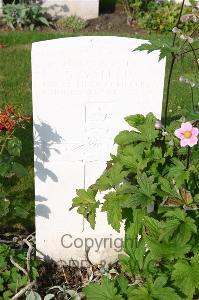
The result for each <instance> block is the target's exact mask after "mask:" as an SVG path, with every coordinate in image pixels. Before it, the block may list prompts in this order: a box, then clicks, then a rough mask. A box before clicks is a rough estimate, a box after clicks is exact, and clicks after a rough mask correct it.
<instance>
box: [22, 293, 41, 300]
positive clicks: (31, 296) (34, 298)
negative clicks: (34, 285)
mask: <svg viewBox="0 0 199 300" xmlns="http://www.w3.org/2000/svg"><path fill="white" fill-rule="evenodd" d="M26 300H42V298H41V296H40V295H39V294H38V293H36V292H34V291H30V292H28V293H27V294H26Z"/></svg>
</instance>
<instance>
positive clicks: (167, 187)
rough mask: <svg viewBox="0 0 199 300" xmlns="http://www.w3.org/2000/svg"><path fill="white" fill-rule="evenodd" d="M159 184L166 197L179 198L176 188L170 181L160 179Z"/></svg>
mask: <svg viewBox="0 0 199 300" xmlns="http://www.w3.org/2000/svg"><path fill="white" fill-rule="evenodd" d="M159 184H160V186H161V189H162V190H163V191H164V192H165V193H166V196H172V197H177V198H178V197H179V194H178V192H177V191H176V189H175V187H174V186H172V185H171V183H170V182H169V180H167V179H166V178H163V177H160V178H159Z"/></svg>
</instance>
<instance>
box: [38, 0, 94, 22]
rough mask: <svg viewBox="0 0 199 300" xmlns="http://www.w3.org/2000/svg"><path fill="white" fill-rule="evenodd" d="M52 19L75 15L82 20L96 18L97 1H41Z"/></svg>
mask: <svg viewBox="0 0 199 300" xmlns="http://www.w3.org/2000/svg"><path fill="white" fill-rule="evenodd" d="M42 2H43V7H45V8H47V12H48V13H49V14H50V15H51V16H52V17H63V16H71V15H77V16H78V17H81V18H83V19H86V20H87V19H93V18H97V17H98V14H99V0H42Z"/></svg>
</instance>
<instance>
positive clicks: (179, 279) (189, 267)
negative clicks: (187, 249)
mask: <svg viewBox="0 0 199 300" xmlns="http://www.w3.org/2000/svg"><path fill="white" fill-rule="evenodd" d="M172 279H173V280H174V284H175V286H176V287H178V288H180V290H181V291H182V292H183V293H184V294H185V295H187V296H188V297H189V299H192V298H193V295H194V294H195V289H196V288H197V289H198V288H199V255H196V256H194V257H192V258H191V260H190V262H188V261H186V260H182V261H179V262H177V263H176V264H175V265H174V271H173V272H172Z"/></svg>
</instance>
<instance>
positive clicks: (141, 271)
mask: <svg viewBox="0 0 199 300" xmlns="http://www.w3.org/2000/svg"><path fill="white" fill-rule="evenodd" d="M125 120H126V122H127V123H128V124H129V125H130V126H132V130H129V131H122V132H120V133H119V134H118V135H117V136H116V138H115V143H117V144H118V149H117V154H116V155H112V156H111V157H112V159H111V160H110V161H109V162H108V163H107V168H106V169H105V170H104V172H103V174H102V175H101V176H100V177H99V179H97V181H96V183H95V184H93V185H91V186H90V187H89V188H88V190H87V191H84V190H77V197H76V198H74V200H73V207H79V208H78V212H79V213H80V214H82V215H83V216H84V217H86V219H87V220H88V221H89V222H90V223H91V225H92V228H94V225H95V218H94V216H95V211H96V207H97V208H100V207H101V210H102V211H103V212H106V213H107V220H108V223H109V224H110V225H111V226H112V227H113V228H114V229H115V230H117V231H120V226H121V224H122V222H124V223H125V243H124V253H123V254H121V255H120V257H119V260H120V263H121V266H122V273H125V274H128V276H130V277H135V276H137V277H140V278H141V282H142V284H141V286H137V285H134V286H133V287H132V286H131V285H129V283H128V281H127V282H126V280H125V278H124V277H119V279H117V278H116V279H115V280H113V281H110V280H108V279H107V278H103V280H102V282H101V284H96V283H93V284H90V285H89V286H87V287H86V288H85V289H84V292H85V294H86V296H87V298H88V299H98V298H99V299H108V298H109V299H143V300H145V299H157V300H159V299H162V300H164V299H165V300H166V299H168V297H169V298H171V299H174V300H175V299H186V297H190V296H191V297H192V296H199V294H198V278H197V274H198V271H197V274H196V278H195V279H194V280H192V279H193V276H194V275H193V274H195V273H196V271H195V270H196V269H197V268H198V266H197V264H198V261H199V260H198V257H197V251H198V225H199V222H198V220H199V214H198V199H199V198H198V194H199V188H198V182H199V164H198V159H197V162H196V161H195V158H194V157H196V156H197V157H198V154H199V151H198V146H194V147H193V149H192V151H193V153H195V154H194V157H193V160H192V159H191V158H190V157H189V154H188V156H187V151H182V148H181V147H180V142H179V139H178V138H177V137H176V136H175V134H174V132H175V129H176V128H178V127H179V126H180V121H173V122H172V123H171V124H170V125H169V126H168V127H167V129H165V128H164V127H163V126H162V125H161V126H160V127H158V128H157V119H156V118H155V117H154V115H153V114H152V113H149V114H147V115H146V116H145V117H144V116H142V115H134V116H128V117H126V118H125ZM192 123H194V124H196V123H195V122H194V121H193V122H192ZM156 128H157V129H156ZM196 153H197V155H196ZM101 192H103V195H104V200H105V201H104V202H103V203H102V204H101V203H99V201H98V200H97V199H98V194H100V193H101ZM85 212H87V215H86V214H85ZM90 213H92V218H89V214H90ZM196 258H197V259H196ZM182 270H184V271H182ZM189 274H192V276H189ZM121 276H122V275H121ZM121 278H123V279H121ZM190 281H191V282H192V284H189V283H190ZM188 299H192V298H188Z"/></svg>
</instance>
